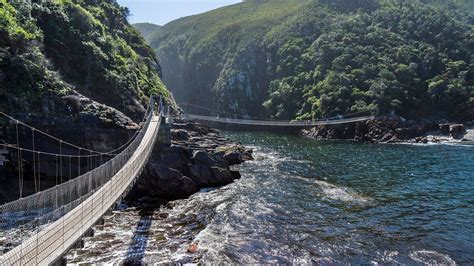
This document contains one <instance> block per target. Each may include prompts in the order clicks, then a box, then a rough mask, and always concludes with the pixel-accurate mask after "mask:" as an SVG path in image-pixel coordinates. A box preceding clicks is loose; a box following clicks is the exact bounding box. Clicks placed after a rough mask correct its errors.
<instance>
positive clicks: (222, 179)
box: [211, 166, 234, 186]
mask: <svg viewBox="0 0 474 266" xmlns="http://www.w3.org/2000/svg"><path fill="white" fill-rule="evenodd" d="M211 170H212V173H213V174H214V180H213V181H214V182H215V183H214V185H217V186H224V185H227V184H230V183H232V182H233V181H234V176H233V175H232V174H231V172H230V171H229V170H227V169H224V168H220V167H217V166H213V167H211Z"/></svg>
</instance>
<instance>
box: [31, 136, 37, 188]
mask: <svg viewBox="0 0 474 266" xmlns="http://www.w3.org/2000/svg"><path fill="white" fill-rule="evenodd" d="M31 139H32V141H33V144H32V145H33V150H35V130H34V129H31ZM32 155H33V180H34V183H35V193H36V192H38V184H37V183H36V158H35V157H36V155H35V153H33V154H32Z"/></svg>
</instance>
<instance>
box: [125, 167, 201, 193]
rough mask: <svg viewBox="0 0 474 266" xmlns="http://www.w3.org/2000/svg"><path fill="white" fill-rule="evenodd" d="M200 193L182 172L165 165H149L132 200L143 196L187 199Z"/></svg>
mask: <svg viewBox="0 0 474 266" xmlns="http://www.w3.org/2000/svg"><path fill="white" fill-rule="evenodd" d="M197 191H199V186H198V184H196V182H194V181H193V180H192V179H190V178H189V177H186V176H184V175H183V174H182V173H181V172H180V171H177V170H174V169H171V168H169V167H166V166H164V165H156V164H148V166H147V168H146V170H145V172H144V176H142V178H140V179H138V182H137V184H136V185H135V187H134V189H133V190H132V191H131V192H130V194H129V197H130V198H140V197H143V196H148V197H155V198H161V199H169V200H173V199H179V198H186V197H189V196H190V195H192V194H194V193H196V192H197Z"/></svg>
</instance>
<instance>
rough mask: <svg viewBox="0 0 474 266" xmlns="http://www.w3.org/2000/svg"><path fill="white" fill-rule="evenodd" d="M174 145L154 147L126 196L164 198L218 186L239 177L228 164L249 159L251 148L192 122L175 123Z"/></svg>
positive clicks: (177, 196)
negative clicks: (140, 173)
mask: <svg viewBox="0 0 474 266" xmlns="http://www.w3.org/2000/svg"><path fill="white" fill-rule="evenodd" d="M172 132H174V133H172V139H173V142H172V143H173V144H172V145H171V147H169V148H166V149H163V150H161V149H159V148H158V147H160V145H159V144H157V145H156V146H155V148H154V149H153V154H152V156H151V158H150V161H149V163H148V165H147V167H146V170H145V171H144V173H143V175H142V176H141V177H140V178H139V180H138V182H137V184H136V185H135V187H134V189H133V190H132V191H131V192H130V193H129V198H131V199H136V198H140V197H153V198H159V199H164V200H174V199H180V198H186V197H188V196H190V195H192V194H194V193H195V192H197V191H198V190H199V189H200V188H206V187H219V186H223V185H227V184H229V183H232V182H233V181H234V180H235V179H239V178H240V173H239V172H236V171H231V170H230V165H235V164H241V163H243V162H245V161H248V160H252V159H253V158H252V150H251V149H246V148H245V147H243V146H242V145H241V144H239V143H237V142H234V141H231V140H229V139H227V138H224V137H221V136H219V134H218V132H217V131H215V130H213V129H211V128H208V127H205V126H202V125H199V124H195V123H183V122H181V123H177V124H174V125H173V129H172Z"/></svg>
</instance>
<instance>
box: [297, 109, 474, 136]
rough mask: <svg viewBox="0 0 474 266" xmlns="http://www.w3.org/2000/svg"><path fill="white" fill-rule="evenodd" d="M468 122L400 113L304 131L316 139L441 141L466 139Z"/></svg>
mask: <svg viewBox="0 0 474 266" xmlns="http://www.w3.org/2000/svg"><path fill="white" fill-rule="evenodd" d="M473 125H474V122H468V123H465V124H459V123H449V122H448V121H447V120H445V119H438V118H433V119H423V120H419V121H415V120H407V119H405V118H403V117H400V116H381V117H377V118H375V119H372V120H367V121H364V122H357V123H353V124H342V125H324V126H318V127H314V128H311V129H309V130H303V131H301V135H302V136H304V137H308V138H313V139H344V140H355V141H364V142H373V143H407V142H408V143H438V142H441V141H447V140H453V139H454V140H459V141H462V140H464V135H465V134H466V132H467V130H466V129H467V127H469V126H473Z"/></svg>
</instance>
